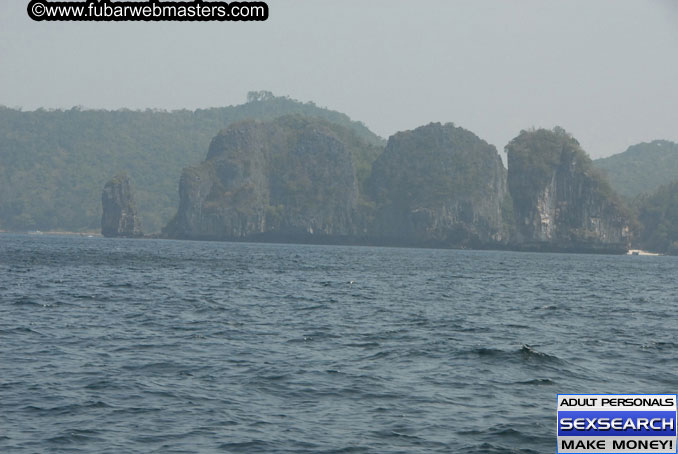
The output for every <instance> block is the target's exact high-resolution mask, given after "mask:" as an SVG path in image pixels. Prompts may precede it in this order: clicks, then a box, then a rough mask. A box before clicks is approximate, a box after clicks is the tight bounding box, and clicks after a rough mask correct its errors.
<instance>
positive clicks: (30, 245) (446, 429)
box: [0, 234, 678, 454]
mask: <svg viewBox="0 0 678 454" xmlns="http://www.w3.org/2000/svg"><path fill="white" fill-rule="evenodd" d="M677 277H678V258H676V257H642V256H595V255H568V254H532V253H514V252H492V251H459V250H435V249H398V248H371V247H342V246H306V245H280V244H247V243H215V242H188V241H166V240H113V239H102V238H85V237H67V236H48V235H10V234H2V235H0V308H1V317H0V452H2V453H12V454H13V453H81V452H83V453H116V454H117V453H222V452H226V453H229V452H231V453H295V454H297V453H384V454H395V453H403V454H406V453H407V454H412V453H549V452H555V448H556V436H555V434H556V418H555V407H556V394H557V393H675V392H676V391H678V316H677V315H676V314H677V311H676V308H677V307H678V284H677V281H676V278H677Z"/></svg>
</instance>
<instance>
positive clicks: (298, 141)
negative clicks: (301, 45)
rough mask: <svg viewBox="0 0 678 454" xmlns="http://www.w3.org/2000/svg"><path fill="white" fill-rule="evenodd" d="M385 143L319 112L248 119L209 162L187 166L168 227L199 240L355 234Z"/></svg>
mask: <svg viewBox="0 0 678 454" xmlns="http://www.w3.org/2000/svg"><path fill="white" fill-rule="evenodd" d="M378 151H379V150H378V148H377V147H375V146H373V145H368V144H366V143H364V142H362V141H360V140H359V139H358V138H357V137H356V136H355V135H353V134H352V133H351V132H350V131H348V130H346V129H344V128H342V127H340V126H338V125H336V124H332V123H329V122H326V121H322V120H319V119H311V118H304V117H299V116H287V117H282V118H279V119H276V120H274V121H270V122H259V121H247V122H242V123H239V124H236V125H233V126H231V127H229V128H227V129H225V130H223V131H222V132H220V133H219V134H218V135H217V136H216V137H215V138H214V139H213V140H212V143H211V145H210V148H209V153H208V154H207V159H206V160H205V162H203V163H202V164H200V165H198V166H195V167H191V168H188V169H185V170H184V172H183V173H182V175H181V181H180V185H179V193H180V204H179V210H178V212H177V215H176V216H175V218H174V219H173V220H172V221H171V222H170V224H169V225H168V226H167V228H166V229H165V234H166V235H168V236H170V237H178V238H193V239H258V238H264V239H280V240H294V241H297V240H300V241H313V240H314V239H318V238H325V239H328V238H342V237H350V236H352V235H353V234H354V233H355V229H356V227H355V226H356V220H355V219H354V215H355V211H356V207H357V204H358V197H359V178H358V175H359V174H360V169H362V166H364V163H362V161H364V160H367V161H369V159H370V155H376V153H378Z"/></svg>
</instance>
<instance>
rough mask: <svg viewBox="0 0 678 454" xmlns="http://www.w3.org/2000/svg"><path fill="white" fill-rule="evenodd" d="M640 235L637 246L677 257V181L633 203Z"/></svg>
mask: <svg viewBox="0 0 678 454" xmlns="http://www.w3.org/2000/svg"><path fill="white" fill-rule="evenodd" d="M635 205H636V210H637V215H638V221H639V222H640V225H641V227H640V234H639V238H638V241H637V244H638V245H639V246H640V247H642V248H643V249H647V250H650V251H654V252H661V253H668V254H672V255H678V181H674V182H673V183H670V184H667V185H664V186H661V187H660V188H659V189H658V190H657V191H656V192H655V193H654V194H652V195H648V196H641V197H640V198H638V199H637V200H636V201H635Z"/></svg>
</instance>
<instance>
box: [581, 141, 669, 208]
mask: <svg viewBox="0 0 678 454" xmlns="http://www.w3.org/2000/svg"><path fill="white" fill-rule="evenodd" d="M594 164H595V166H596V167H598V168H599V169H601V170H602V171H603V172H604V173H605V174H606V175H607V178H608V180H609V182H610V184H611V185H612V188H613V189H614V190H615V191H616V192H617V193H619V194H620V195H623V196H625V197H629V198H632V197H635V196H637V195H640V194H650V193H652V192H654V191H656V190H657V188H659V186H661V185H664V184H667V183H670V182H671V181H673V180H675V179H676V178H678V144H676V143H673V142H669V141H667V140H654V141H652V142H649V143H639V144H637V145H633V146H631V147H629V148H628V150H626V151H625V152H623V153H619V154H616V155H613V156H610V157H608V158H602V159H596V160H595V161H594Z"/></svg>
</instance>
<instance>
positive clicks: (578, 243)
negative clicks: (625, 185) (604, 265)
mask: <svg viewBox="0 0 678 454" xmlns="http://www.w3.org/2000/svg"><path fill="white" fill-rule="evenodd" d="M506 151H507V153H508V187H509V191H510V193H511V197H512V199H513V211H514V214H515V220H516V226H515V227H516V230H515V232H516V237H515V238H514V241H515V242H516V243H517V244H518V245H519V246H521V247H523V248H525V249H535V250H542V249H543V250H564V251H578V252H624V251H625V250H626V249H627V248H628V244H629V242H630V239H631V235H630V221H629V219H628V216H627V214H626V212H625V210H624V208H623V206H622V205H621V202H620V201H619V200H618V198H617V197H616V195H615V194H614V193H613V192H612V190H611V189H610V187H609V185H608V183H607V182H606V181H605V180H604V178H603V177H602V176H601V175H600V174H598V173H597V171H596V170H595V169H594V168H593V166H592V164H591V160H590V159H589V157H588V156H587V155H586V153H585V152H584V151H583V150H582V149H581V147H580V146H579V143H578V142H577V141H576V140H575V139H574V138H572V137H571V136H570V135H569V134H567V133H566V132H565V131H563V130H562V129H560V128H555V129H554V130H553V131H549V130H545V129H540V130H537V131H530V132H526V131H523V132H521V134H520V135H519V136H518V137H516V138H515V139H513V140H512V141H511V142H510V143H509V144H508V145H507V147H506Z"/></svg>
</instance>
